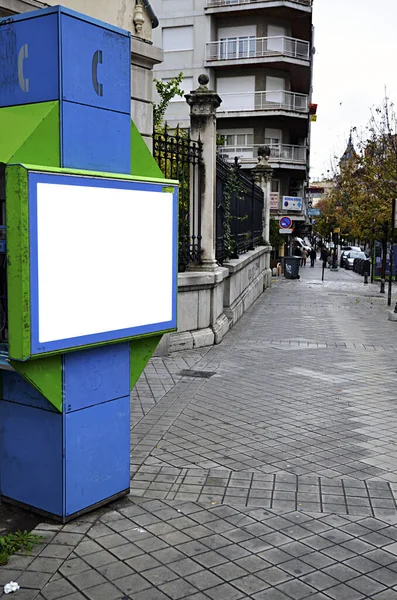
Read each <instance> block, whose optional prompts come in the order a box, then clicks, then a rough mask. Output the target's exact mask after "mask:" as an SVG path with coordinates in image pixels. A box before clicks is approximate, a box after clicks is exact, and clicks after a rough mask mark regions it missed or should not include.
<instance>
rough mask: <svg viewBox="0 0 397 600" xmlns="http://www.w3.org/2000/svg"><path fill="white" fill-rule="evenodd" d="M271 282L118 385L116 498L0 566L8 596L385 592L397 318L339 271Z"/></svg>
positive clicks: (395, 547) (393, 554)
mask: <svg viewBox="0 0 397 600" xmlns="http://www.w3.org/2000/svg"><path fill="white" fill-rule="evenodd" d="M325 277H326V281H325V282H324V283H322V282H321V269H320V267H319V265H317V266H316V267H315V268H314V269H311V268H309V267H306V269H302V278H301V280H300V281H287V280H284V279H280V280H278V281H277V282H276V284H275V285H274V287H273V288H272V289H271V290H269V291H267V292H266V294H265V295H263V296H262V298H260V299H259V300H258V302H257V303H256V304H255V305H254V306H253V307H251V309H250V310H249V311H248V312H247V313H246V314H245V315H244V317H243V318H242V319H241V320H240V321H239V323H238V324H237V325H236V326H235V327H234V328H233V329H232V330H231V331H230V333H229V334H228V336H227V337H226V339H225V340H224V341H223V342H222V344H220V345H219V346H216V347H214V348H210V349H198V350H196V351H190V352H186V353H178V354H176V355H173V356H172V357H167V358H154V359H152V361H151V362H150V364H149V365H148V367H147V369H146V371H145V373H144V374H143V376H142V377H141V379H140V380H139V382H138V384H137V386H136V388H135V389H134V391H133V394H132V405H131V406H132V415H133V416H132V442H133V445H132V450H131V461H132V481H131V494H130V495H129V496H128V497H127V498H125V499H123V500H121V501H119V502H116V503H114V504H113V505H112V506H111V507H108V508H104V509H101V510H98V511H96V512H95V513H92V514H90V515H87V516H85V517H83V518H81V519H80V520H79V521H78V522H74V523H70V524H68V525H65V526H61V525H52V524H42V525H41V526H39V527H38V528H37V529H36V531H38V532H40V531H41V532H43V535H44V536H45V537H46V540H45V543H43V545H42V546H39V547H38V548H36V550H35V553H34V555H33V556H31V557H19V556H18V557H13V558H12V559H11V561H10V563H9V565H8V567H7V568H0V584H1V585H4V583H6V582H8V581H10V580H12V579H13V580H16V581H18V583H19V584H20V585H21V590H20V591H19V592H17V594H16V597H18V598H19V599H20V600H33V599H35V598H38V599H40V600H43V599H45V600H57V599H60V598H62V599H64V598H65V599H66V598H67V599H68V600H83V599H90V600H102V599H103V600H127V599H132V600H146V599H147V600H167V599H174V600H178V599H187V598H189V599H190V600H206V599H208V598H212V599H213V600H222V599H227V600H234V599H236V600H239V599H243V598H253V599H255V600H264V599H270V600H283V599H292V600H300V599H302V600H303V599H305V598H311V599H315V600H321V599H330V598H331V599H334V600H339V599H340V600H342V599H346V600H360V599H362V598H371V599H376V600H391V599H397V527H396V524H397V504H396V500H397V443H396V442H395V440H396V431H397V389H396V385H395V382H396V373H397V359H396V350H397V324H395V323H391V322H388V321H387V307H386V298H385V297H384V296H381V295H380V294H379V292H378V286H376V285H368V286H364V285H363V280H362V278H361V277H359V276H358V275H356V274H354V273H352V272H346V271H338V272H336V273H332V272H330V271H329V270H327V271H326V273H325Z"/></svg>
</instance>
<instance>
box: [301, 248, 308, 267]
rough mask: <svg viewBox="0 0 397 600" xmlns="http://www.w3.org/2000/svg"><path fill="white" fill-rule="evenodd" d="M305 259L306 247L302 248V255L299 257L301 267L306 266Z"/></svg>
mask: <svg viewBox="0 0 397 600" xmlns="http://www.w3.org/2000/svg"><path fill="white" fill-rule="evenodd" d="M306 261H307V250H306V248H303V250H302V257H301V267H306Z"/></svg>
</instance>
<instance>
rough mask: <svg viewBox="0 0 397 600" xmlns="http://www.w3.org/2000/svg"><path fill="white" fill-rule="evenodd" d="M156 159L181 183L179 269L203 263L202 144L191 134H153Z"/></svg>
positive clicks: (183, 132) (171, 177)
mask: <svg viewBox="0 0 397 600" xmlns="http://www.w3.org/2000/svg"><path fill="white" fill-rule="evenodd" d="M153 156H154V158H155V159H156V162H157V164H158V165H159V167H160V169H161V170H162V172H163V174H164V176H165V177H166V178H168V179H177V180H178V181H179V249H178V269H179V271H185V270H186V267H187V265H188V264H189V263H190V262H200V260H201V194H202V185H203V144H202V142H201V141H200V140H198V141H196V140H192V139H191V138H190V135H189V132H188V131H185V130H179V129H177V130H176V131H173V132H170V131H169V130H168V128H167V125H165V127H164V129H163V131H161V132H159V131H156V132H154V133H153Z"/></svg>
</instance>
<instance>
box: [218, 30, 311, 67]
mask: <svg viewBox="0 0 397 600" xmlns="http://www.w3.org/2000/svg"><path fill="white" fill-rule="evenodd" d="M269 56H288V57H292V58H298V59H300V60H309V58H310V44H309V42H305V41H304V40H297V39H295V38H291V37H286V36H282V35H280V36H273V37H265V38H255V37H247V36H245V37H233V38H226V39H224V40H219V41H217V42H208V43H207V44H206V59H207V60H208V61H215V60H235V59H240V58H265V57H269Z"/></svg>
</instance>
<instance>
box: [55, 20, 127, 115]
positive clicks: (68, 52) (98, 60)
mask: <svg viewBox="0 0 397 600" xmlns="http://www.w3.org/2000/svg"><path fill="white" fill-rule="evenodd" d="M61 45H62V90H63V92H62V97H63V100H68V101H69V102H78V103H79V104H86V105H88V106H97V107H98V108H106V109H108V110H112V111H117V112H122V113H128V114H129V113H130V102H131V98H130V71H131V66H130V64H131V59H130V39H129V37H128V36H127V35H122V34H120V33H116V32H115V31H109V30H107V29H103V28H102V27H98V26H97V25H94V24H92V23H89V22H87V21H82V20H81V19H80V18H76V17H72V16H70V15H67V14H63V15H62V18H61Z"/></svg>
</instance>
